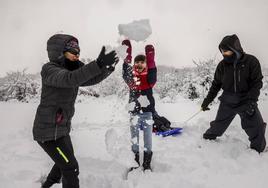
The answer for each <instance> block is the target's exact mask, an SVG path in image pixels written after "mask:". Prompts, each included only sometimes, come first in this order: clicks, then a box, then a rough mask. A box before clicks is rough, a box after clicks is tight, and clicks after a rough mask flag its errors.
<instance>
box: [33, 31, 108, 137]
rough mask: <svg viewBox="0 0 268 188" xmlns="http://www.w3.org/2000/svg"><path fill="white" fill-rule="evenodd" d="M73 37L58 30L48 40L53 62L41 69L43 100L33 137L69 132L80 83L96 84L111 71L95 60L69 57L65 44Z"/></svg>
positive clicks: (84, 84) (48, 48) (82, 84)
mask: <svg viewBox="0 0 268 188" xmlns="http://www.w3.org/2000/svg"><path fill="white" fill-rule="evenodd" d="M74 39H75V40H77V39H76V38H75V37H73V36H70V35H65V34H56V35H54V36H52V37H51V38H50V39H49V40H48V42H47V51H48V57H49V60H50V62H48V63H46V64H44V65H43V67H42V71H41V77H42V91H41V101H40V104H39V106H38V108H37V112H36V115H35V120H34V126H33V137H34V140H37V141H49V140H56V139H57V138H60V137H62V136H67V135H68V134H69V132H70V129H71V119H72V117H73V115H74V103H75V99H76V97H77V93H78V87H79V86H90V85H94V84H97V83H99V82H101V81H102V80H103V79H105V78H106V77H107V76H109V75H110V74H111V72H110V71H109V70H107V69H106V68H102V69H100V68H99V66H98V65H97V63H96V62H95V61H93V62H91V63H88V64H86V65H84V63H82V62H80V61H77V62H71V61H69V60H67V59H66V58H65V57H64V55H63V51H64V47H65V45H66V43H67V42H68V41H70V40H74Z"/></svg>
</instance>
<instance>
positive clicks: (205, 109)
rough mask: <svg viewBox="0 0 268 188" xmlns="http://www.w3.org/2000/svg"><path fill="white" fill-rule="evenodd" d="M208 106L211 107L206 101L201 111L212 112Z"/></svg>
mask: <svg viewBox="0 0 268 188" xmlns="http://www.w3.org/2000/svg"><path fill="white" fill-rule="evenodd" d="M208 105H209V102H208V101H207V100H206V99H204V101H203V103H202V104H201V110H202V111H207V110H210V108H209V107H208Z"/></svg>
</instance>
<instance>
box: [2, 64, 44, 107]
mask: <svg viewBox="0 0 268 188" xmlns="http://www.w3.org/2000/svg"><path fill="white" fill-rule="evenodd" d="M39 93H40V77H39V76H38V75H33V74H26V69H24V70H22V71H13V72H8V73H7V74H6V76H5V77H4V78H2V79H1V80H0V101H8V100H12V99H16V100H18V101H21V102H28V101H29V100H30V99H33V98H35V97H38V96H39Z"/></svg>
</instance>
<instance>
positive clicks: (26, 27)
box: [0, 0, 268, 76]
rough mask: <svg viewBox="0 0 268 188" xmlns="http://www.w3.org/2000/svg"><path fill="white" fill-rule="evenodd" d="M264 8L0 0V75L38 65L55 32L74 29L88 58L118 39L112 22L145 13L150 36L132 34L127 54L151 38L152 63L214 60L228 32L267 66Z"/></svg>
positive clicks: (169, 0)
mask: <svg viewBox="0 0 268 188" xmlns="http://www.w3.org/2000/svg"><path fill="white" fill-rule="evenodd" d="M267 10H268V1H267V0H202V1H201V0H165V1H163V0H135V1H133V0H76V1H74V0H23V1H18V0H0V19H1V24H0V41H1V45H0V54H1V61H0V64H1V69H0V76H4V75H5V74H6V72H10V71H17V70H23V69H24V68H26V69H27V72H29V73H37V72H40V70H41V67H42V64H44V63H45V62H46V61H47V60H48V58H47V51H46V42H47V40H48V38H49V37H50V36H52V35H53V34H56V33H62V32H63V33H67V34H71V35H74V36H76V37H77V38H78V39H79V43H80V48H81V57H85V58H91V59H95V58H97V56H98V54H99V51H100V50H101V47H102V46H103V45H111V46H117V45H118V41H119V39H122V37H121V38H120V36H119V33H118V25H119V24H127V23H130V22H132V21H134V20H140V19H149V20H150V24H151V27H152V35H151V36H150V37H149V38H148V39H147V40H146V41H144V42H138V43H137V42H134V41H133V43H132V45H133V51H134V55H135V54H136V53H142V52H143V51H144V46H145V45H146V44H153V45H154V46H155V49H156V63H157V64H158V65H168V66H174V67H189V66H194V64H193V60H195V61H198V60H207V59H210V58H215V57H216V59H218V60H220V59H221V54H220V53H219V50H218V45H219V43H220V41H221V40H222V38H223V37H224V36H225V35H230V34H234V33H235V34H237V35H238V37H239V38H240V41H241V44H242V46H243V48H244V51H245V52H247V53H249V54H253V55H255V56H256V57H257V58H258V59H259V60H260V62H261V65H262V66H265V67H268V53H267V47H266V46H267V43H268V35H267V33H268V11H267ZM121 62H122V61H121Z"/></svg>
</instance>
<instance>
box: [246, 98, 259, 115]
mask: <svg viewBox="0 0 268 188" xmlns="http://www.w3.org/2000/svg"><path fill="white" fill-rule="evenodd" d="M256 107H257V103H256V102H255V101H249V102H248V104H247V105H246V108H245V111H244V112H245V113H246V114H247V115H249V116H253V115H254V114H255V111H256Z"/></svg>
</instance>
